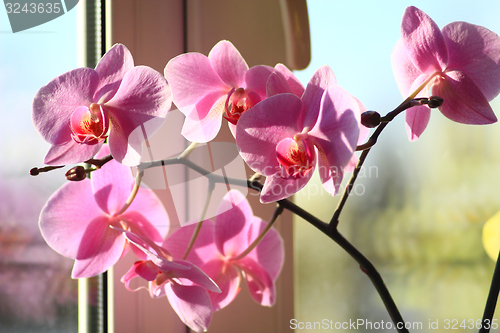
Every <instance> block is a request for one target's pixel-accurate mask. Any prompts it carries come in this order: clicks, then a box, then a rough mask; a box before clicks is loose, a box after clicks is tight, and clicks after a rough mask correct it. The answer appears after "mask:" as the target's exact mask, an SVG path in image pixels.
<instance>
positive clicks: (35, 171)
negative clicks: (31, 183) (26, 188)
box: [30, 167, 40, 176]
mask: <svg viewBox="0 0 500 333" xmlns="http://www.w3.org/2000/svg"><path fill="white" fill-rule="evenodd" d="M39 174H40V171H38V168H37V167H34V168H32V169H31V170H30V175H32V176H38V175H39Z"/></svg>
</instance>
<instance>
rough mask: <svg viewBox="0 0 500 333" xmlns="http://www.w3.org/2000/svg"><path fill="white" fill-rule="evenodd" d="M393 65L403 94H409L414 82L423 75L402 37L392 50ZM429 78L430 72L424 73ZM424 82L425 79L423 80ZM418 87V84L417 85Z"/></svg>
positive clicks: (395, 76) (397, 82)
mask: <svg viewBox="0 0 500 333" xmlns="http://www.w3.org/2000/svg"><path fill="white" fill-rule="evenodd" d="M391 65H392V71H393V73H394V78H395V79H396V84H397V85H398V89H399V92H400V93H401V96H409V95H410V94H411V93H412V92H413V91H412V90H411V87H412V85H413V82H415V80H417V78H418V77H419V76H420V75H422V73H421V72H420V71H419V70H418V69H417V67H415V65H414V64H413V62H412V61H411V59H410V56H409V54H408V51H407V49H406V46H405V44H404V41H403V39H402V38H400V39H399V40H398V42H397V43H396V46H394V49H393V50H392V54H391ZM422 76H425V78H427V77H428V76H429V74H423V75H422ZM421 82H423V80H422V81H421ZM417 87H418V86H417Z"/></svg>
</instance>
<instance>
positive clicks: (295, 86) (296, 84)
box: [274, 64, 305, 97]
mask: <svg viewBox="0 0 500 333" xmlns="http://www.w3.org/2000/svg"><path fill="white" fill-rule="evenodd" d="M274 68H275V69H276V71H278V72H280V73H281V74H283V76H284V77H285V79H286V81H287V83H288V85H289V86H290V88H291V89H292V93H293V94H295V95H296V96H297V97H302V94H304V90H305V89H304V86H303V85H302V83H301V82H300V81H299V79H297V77H296V76H295V75H293V73H292V71H291V70H289V69H288V67H286V66H285V65H283V64H277V65H276V66H274Z"/></svg>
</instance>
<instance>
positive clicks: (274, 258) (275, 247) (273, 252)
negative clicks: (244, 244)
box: [247, 217, 285, 280]
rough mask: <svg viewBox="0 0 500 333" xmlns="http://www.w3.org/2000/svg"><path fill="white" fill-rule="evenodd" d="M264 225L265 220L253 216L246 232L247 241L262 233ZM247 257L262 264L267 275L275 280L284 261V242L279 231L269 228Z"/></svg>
mask: <svg viewBox="0 0 500 333" xmlns="http://www.w3.org/2000/svg"><path fill="white" fill-rule="evenodd" d="M266 225H267V223H266V222H264V221H262V220H261V219H260V218H258V217H254V218H253V222H252V226H251V230H250V232H249V234H248V235H249V242H250V241H251V242H253V240H254V239H256V238H257V237H258V236H259V235H260V234H261V233H262V231H263V230H264V228H265V227H266ZM247 257H248V258H251V259H253V260H254V261H255V262H256V263H258V264H259V265H260V266H262V268H264V270H265V271H266V272H267V273H268V274H269V276H270V277H271V278H272V279H273V280H276V279H277V278H278V275H279V274H280V272H281V269H282V268H283V264H284V261H285V247H284V242H283V239H282V238H281V235H280V234H279V232H278V231H277V230H276V229H275V228H271V229H269V230H268V231H267V233H266V235H265V236H264V237H263V238H262V240H261V241H260V242H259V244H257V246H256V247H255V249H253V250H252V251H251V252H250V253H249V254H248V255H247Z"/></svg>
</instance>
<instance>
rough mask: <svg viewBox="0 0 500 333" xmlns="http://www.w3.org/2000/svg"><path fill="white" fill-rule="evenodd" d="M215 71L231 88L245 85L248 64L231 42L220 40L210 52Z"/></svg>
mask: <svg viewBox="0 0 500 333" xmlns="http://www.w3.org/2000/svg"><path fill="white" fill-rule="evenodd" d="M208 59H209V60H210V62H211V63H212V65H213V66H214V69H215V72H216V73H217V74H218V75H219V77H220V78H221V79H222V81H224V83H225V84H226V85H227V86H229V87H231V88H239V87H243V84H244V82H245V74H246V72H247V71H248V65H247V63H246V62H245V60H244V59H243V57H242V56H241V54H240V52H239V51H238V50H237V49H236V48H235V47H234V45H233V44H231V42H229V41H227V40H222V41H220V42H218V43H217V44H216V45H215V46H214V47H213V48H212V50H211V51H210V53H209V54H208Z"/></svg>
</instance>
